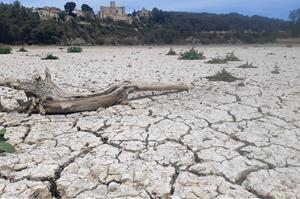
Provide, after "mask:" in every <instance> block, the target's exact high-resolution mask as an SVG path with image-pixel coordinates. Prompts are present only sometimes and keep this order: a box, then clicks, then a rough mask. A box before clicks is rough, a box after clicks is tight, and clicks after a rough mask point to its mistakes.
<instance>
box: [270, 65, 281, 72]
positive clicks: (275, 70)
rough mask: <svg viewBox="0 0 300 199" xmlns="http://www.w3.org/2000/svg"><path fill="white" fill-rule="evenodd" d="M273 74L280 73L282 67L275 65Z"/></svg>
mask: <svg viewBox="0 0 300 199" xmlns="http://www.w3.org/2000/svg"><path fill="white" fill-rule="evenodd" d="M271 73H272V74H280V68H279V66H277V65H276V66H274V69H273V70H272V71H271Z"/></svg>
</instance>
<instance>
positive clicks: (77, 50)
mask: <svg viewBox="0 0 300 199" xmlns="http://www.w3.org/2000/svg"><path fill="white" fill-rule="evenodd" d="M81 52H82V48H81V47H77V46H72V47H69V48H68V53H81Z"/></svg>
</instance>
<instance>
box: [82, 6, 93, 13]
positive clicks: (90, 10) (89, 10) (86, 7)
mask: <svg viewBox="0 0 300 199" xmlns="http://www.w3.org/2000/svg"><path fill="white" fill-rule="evenodd" d="M81 10H82V11H83V12H91V13H94V10H93V8H92V7H90V6H89V5H87V4H82V6H81Z"/></svg>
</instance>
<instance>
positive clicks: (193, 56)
mask: <svg viewBox="0 0 300 199" xmlns="http://www.w3.org/2000/svg"><path fill="white" fill-rule="evenodd" d="M203 54H204V53H203V52H198V51H197V50H195V49H194V48H192V49H190V50H188V51H186V52H183V53H180V56H179V59H182V60H202V59H205V58H206V57H205V56H204V55H203Z"/></svg>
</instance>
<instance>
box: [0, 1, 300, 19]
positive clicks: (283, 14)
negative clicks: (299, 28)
mask: <svg viewBox="0 0 300 199" xmlns="http://www.w3.org/2000/svg"><path fill="white" fill-rule="evenodd" d="M0 1H2V2H4V3H11V2H13V1H14V0H0ZM67 1H68V0H66V1H64V0H51V1H42V0H20V2H21V3H22V4H23V5H25V6H28V7H32V6H34V7H42V6H56V7H59V8H63V6H64V4H65V3H66V2H67ZM74 2H75V3H76V4H77V6H78V8H80V6H81V4H82V3H86V4H88V5H90V6H91V7H93V8H94V11H99V7H100V5H109V0H74ZM116 4H117V5H120V6H126V12H132V11H133V9H137V10H138V9H141V8H143V7H145V8H147V9H152V8H153V7H158V8H160V9H162V10H171V11H188V12H212V13H229V12H238V13H241V14H244V15H262V16H267V17H275V18H281V19H288V14H289V12H290V10H293V9H296V8H300V0H152V1H151V0H117V1H116Z"/></svg>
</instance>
